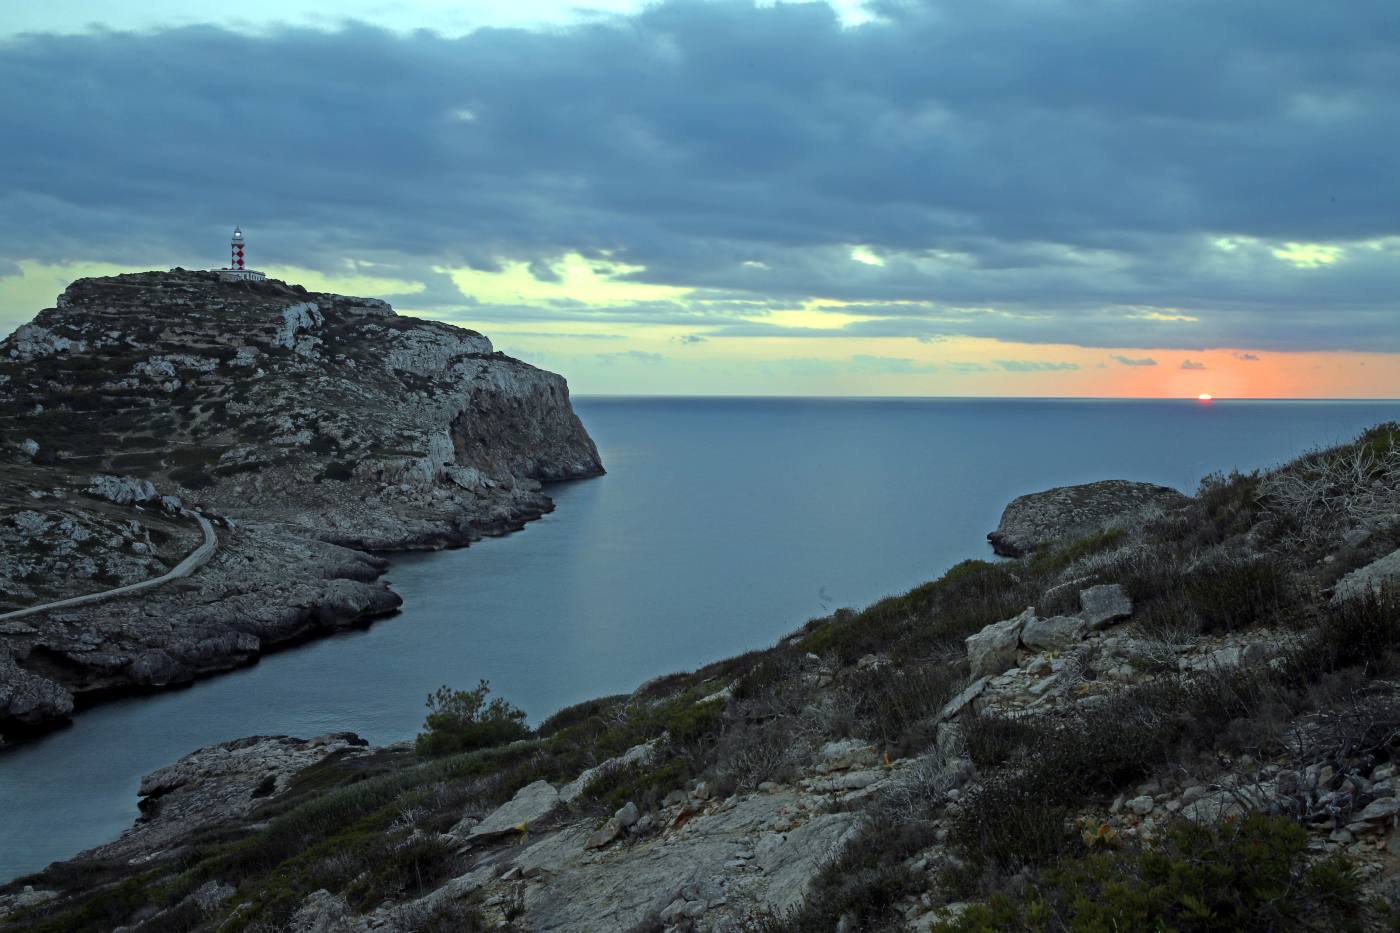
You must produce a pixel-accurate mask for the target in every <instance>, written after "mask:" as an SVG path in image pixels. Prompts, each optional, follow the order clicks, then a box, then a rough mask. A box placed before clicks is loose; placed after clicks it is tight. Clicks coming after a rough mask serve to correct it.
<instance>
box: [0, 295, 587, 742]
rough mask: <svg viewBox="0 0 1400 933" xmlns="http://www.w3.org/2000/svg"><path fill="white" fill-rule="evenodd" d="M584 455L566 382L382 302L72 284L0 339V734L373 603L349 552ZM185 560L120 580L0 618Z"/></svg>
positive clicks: (491, 497) (419, 538)
mask: <svg viewBox="0 0 1400 933" xmlns="http://www.w3.org/2000/svg"><path fill="white" fill-rule="evenodd" d="M602 470H603V468H602V464H601V462H600V461H599V458H598V453H597V450H596V448H595V447H594V445H593V442H592V440H591V439H590V438H589V437H588V434H587V433H586V432H585V431H584V429H583V426H582V424H581V423H580V422H579V420H578V418H577V417H576V416H575V414H574V412H573V409H572V407H571V406H570V403H569V392H568V387H567V386H566V384H565V382H564V380H563V379H562V378H561V377H559V376H557V375H555V374H553V373H548V372H544V371H542V370H539V369H536V368H535V367H533V366H530V365H528V364H526V363H522V362H520V361H519V360H515V359H512V358H510V357H507V356H505V355H503V354H501V353H497V352H494V351H493V349H492V346H491V342H490V341H489V340H488V339H487V338H486V337H483V336H482V335H481V334H478V333H476V332H475V331H470V330H465V329H462V328H458V327H453V326H450V325H447V324H441V323H437V322H433V321H426V320H420V319H417V318H410V317H401V316H399V315H397V314H395V313H394V311H393V309H392V308H390V307H389V306H388V305H387V304H385V303H384V302H382V301H376V300H372V299H363V298H351V297H345V296H341V295H329V294H316V293H310V292H307V291H306V290H305V289H302V288H300V287H298V286H289V285H286V284H284V283H281V282H276V281H269V282H265V283H226V282H221V281H220V280H219V279H218V277H217V275H215V274H213V273H206V272H187V271H183V270H178V269H177V270H174V271H172V272H168V273H157V272H149V273H141V274H137V275H121V276H115V277H110V278H94V279H82V280H79V281H77V282H74V283H73V284H72V285H71V286H69V288H68V289H67V290H66V291H65V292H64V293H63V294H62V295H61V296H59V299H58V302H57V305H56V307H54V308H51V309H48V310H46V311H43V312H41V313H40V314H39V315H38V316H37V317H36V318H35V319H34V320H33V321H32V322H31V323H29V324H26V325H24V326H22V327H20V328H19V329H18V330H17V331H15V332H14V333H13V334H12V335H10V336H9V337H8V338H6V339H5V340H4V341H3V342H0V732H10V733H12V734H13V733H14V732H15V730H16V728H20V727H24V726H33V725H42V724H44V723H47V722H51V721H53V720H55V719H61V718H62V717H65V716H67V715H68V714H69V713H70V712H71V710H72V708H73V703H74V697H75V696H79V697H81V696H84V695H87V696H95V695H97V694H100V693H101V692H102V691H107V690H118V689H126V688H131V687H138V688H153V687H161V686H165V685H168V684H172V683H178V682H181V681H186V680H189V679H190V678H192V677H195V676H198V675H200V674H204V673H208V672H211V671H216V670H221V669H225V668H228V667H231V666H234V665H237V664H241V663H245V662H247V661H248V660H250V659H252V658H254V657H256V656H257V655H258V654H259V653H260V652H261V651H263V650H265V649H266V648H268V647H269V646H271V645H274V644H277V643H279V642H285V641H288V640H290V639H294V638H302V637H306V636H308V635H310V634H313V633H315V632H317V631H323V630H329V629H333V628H336V627H338V626H343V625H347V624H355V623H357V622H361V621H363V620H366V619H369V618H372V617H374V616H377V615H383V614H385V613H387V612H391V611H393V609H394V608H395V607H396V606H397V605H398V597H397V596H396V595H395V594H393V593H392V592H390V591H388V590H387V589H386V588H384V587H383V586H382V585H379V584H377V583H375V582H374V581H375V580H376V579H377V578H378V577H379V575H380V573H381V572H382V571H383V569H384V567H385V562H384V561H383V559H382V558H379V557H374V556H371V555H370V554H369V553H366V552H367V551H386V550H400V549H409V548H433V547H442V546H450V545H460V544H466V543H468V542H470V541H471V540H473V539H475V538H479V537H480V536H482V535H485V534H498V533H502V532H504V531H508V530H511V529H515V528H518V527H520V525H521V524H522V523H523V522H525V521H527V520H529V519H531V518H533V517H536V516H538V515H540V514H541V513H543V512H545V511H547V510H548V509H549V508H550V507H551V504H550V501H549V499H548V498H547V497H546V496H545V495H544V493H543V492H542V488H541V484H542V483H545V482H551V481H557V480H566V479H574V478H580V477H587V476H594V475H597V474H599V473H601V472H602ZM196 510H197V511H198V512H200V513H201V514H203V515H205V516H208V517H210V518H211V519H212V520H213V524H214V525H215V526H217V542H216V545H217V546H216V550H215V552H214V554H213V556H212V558H210V559H209V560H208V562H207V563H205V564H204V565H203V566H202V567H201V568H200V569H199V570H198V571H197V572H195V573H193V574H192V575H190V576H188V577H185V578H183V579H178V580H175V581H173V582H170V583H167V584H165V585H163V586H161V587H159V588H157V589H153V590H147V591H145V592H143V593H141V594H139V595H133V596H131V597H125V598H113V599H109V600H103V601H101V602H99V603H89V604H85V605H84V604H80V605H76V606H65V607H61V608H56V609H54V610H52V611H49V612H44V613H37V614H29V615H24V616H22V617H11V618H9V619H5V618H4V614H5V613H7V612H13V611H15V610H22V609H25V608H26V607H31V606H35V605H40V604H45V603H49V602H53V601H56V600H62V599H64V598H67V597H73V596H77V595H81V594H84V593H93V592H99V591H105V590H108V589H111V588H113V587H118V586H122V585H124V584H131V583H134V582H136V581H140V580H148V579H151V578H153V577H159V576H161V575H162V574H165V573H167V572H169V571H171V570H173V569H175V568H176V566H177V565H178V564H179V563H180V561H181V560H182V559H183V558H184V557H185V556H186V555H188V554H189V553H190V552H191V551H192V550H193V549H195V547H196V546H197V545H199V543H200V540H201V530H200V527H199V526H198V525H197V524H196V521H195V520H194V518H193V512H194V511H196Z"/></svg>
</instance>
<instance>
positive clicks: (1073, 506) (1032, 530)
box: [987, 479, 1190, 557]
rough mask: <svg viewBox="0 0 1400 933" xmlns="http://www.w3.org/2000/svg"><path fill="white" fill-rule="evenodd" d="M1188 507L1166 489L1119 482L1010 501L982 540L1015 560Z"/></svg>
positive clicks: (1183, 498)
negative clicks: (1119, 522)
mask: <svg viewBox="0 0 1400 933" xmlns="http://www.w3.org/2000/svg"><path fill="white" fill-rule="evenodd" d="M1189 501H1190V500H1189V499H1187V497H1186V496H1184V495H1182V494H1181V493H1179V492H1177V491H1176V490H1175V489H1170V488H1168V487H1166V486H1156V485H1153V484H1151V483H1135V482H1129V481H1127V480H1121V479H1112V480H1104V481H1102V482H1097V483H1087V484H1085V485H1081V486H1059V487H1056V488H1054V489H1047V490H1046V491H1044V492H1035V493H1030V494H1029V495H1025V496H1020V497H1018V498H1016V499H1013V500H1012V501H1011V504H1010V505H1008V506H1007V507H1006V509H1005V511H1003V512H1002V515H1001V521H1000V522H999V523H998V524H997V528H996V530H995V531H993V532H991V533H989V534H988V535H987V540H988V541H990V542H991V544H992V550H994V551H995V552H996V553H998V554H1001V555H1003V556H1006V557H1021V556H1023V555H1025V554H1029V553H1030V552H1031V551H1034V550H1036V549H1037V548H1040V547H1043V546H1045V545H1047V544H1054V543H1056V542H1062V541H1071V540H1073V539H1075V538H1079V537H1083V536H1084V535H1087V534H1090V533H1092V532H1094V531H1098V530H1099V529H1101V528H1103V527H1104V526H1105V525H1107V524H1108V523H1109V522H1111V521H1114V520H1115V519H1123V520H1130V519H1131V518H1132V516H1134V515H1135V514H1139V513H1143V512H1147V511H1151V510H1157V509H1173V508H1178V507H1180V506H1182V505H1185V504H1186V503H1187V502H1189Z"/></svg>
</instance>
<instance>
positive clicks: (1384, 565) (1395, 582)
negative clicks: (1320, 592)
mask: <svg viewBox="0 0 1400 933" xmlns="http://www.w3.org/2000/svg"><path fill="white" fill-rule="evenodd" d="M1388 586H1389V587H1397V586H1400V550H1394V551H1391V552H1390V553H1389V554H1387V555H1386V556H1384V557H1382V558H1380V559H1379V560H1374V561H1372V562H1371V563H1369V564H1367V565H1366V566H1365V567H1360V568H1358V569H1356V570H1353V571H1352V572H1351V573H1349V574H1347V575H1346V576H1344V577H1342V579H1341V580H1340V581H1338V583H1337V589H1336V591H1335V593H1334V594H1333V596H1332V601H1333V602H1334V603H1340V602H1342V601H1343V600H1348V599H1357V598H1359V597H1362V596H1366V595H1369V594H1376V593H1380V591H1381V590H1382V589H1384V588H1385V587H1388Z"/></svg>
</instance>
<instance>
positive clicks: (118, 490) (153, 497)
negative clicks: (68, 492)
mask: <svg viewBox="0 0 1400 933" xmlns="http://www.w3.org/2000/svg"><path fill="white" fill-rule="evenodd" d="M87 493H88V495H91V496H96V497H97V498H99V499H106V500H107V501H108V502H115V503H116V504H117V505H138V504H143V503H147V502H155V501H157V500H158V499H159V498H160V496H159V495H157V493H156V487H155V485H154V484H153V483H152V482H151V481H150V480H148V479H138V478H137V477H135V476H107V475H105V474H99V475H97V476H94V477H93V478H92V484H91V485H89V486H88V488H87Z"/></svg>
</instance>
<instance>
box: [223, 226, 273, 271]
mask: <svg viewBox="0 0 1400 933" xmlns="http://www.w3.org/2000/svg"><path fill="white" fill-rule="evenodd" d="M228 249H229V263H228V268H227V269H220V270H219V278H221V279H223V280H224V281H225V282H261V281H263V280H264V279H266V278H267V276H266V275H264V274H263V273H261V272H258V271H257V270H255V269H249V268H246V267H245V266H244V265H243V228H242V227H234V228H233V237H232V238H231V239H230V240H229V245H228Z"/></svg>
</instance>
